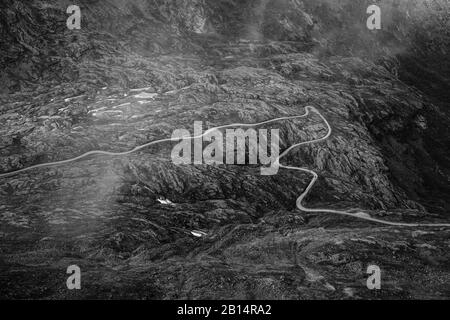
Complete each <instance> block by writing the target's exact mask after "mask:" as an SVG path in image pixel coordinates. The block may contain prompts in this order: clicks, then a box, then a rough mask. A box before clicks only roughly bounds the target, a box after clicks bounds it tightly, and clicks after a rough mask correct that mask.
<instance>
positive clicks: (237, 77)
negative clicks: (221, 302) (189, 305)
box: [0, 0, 450, 299]
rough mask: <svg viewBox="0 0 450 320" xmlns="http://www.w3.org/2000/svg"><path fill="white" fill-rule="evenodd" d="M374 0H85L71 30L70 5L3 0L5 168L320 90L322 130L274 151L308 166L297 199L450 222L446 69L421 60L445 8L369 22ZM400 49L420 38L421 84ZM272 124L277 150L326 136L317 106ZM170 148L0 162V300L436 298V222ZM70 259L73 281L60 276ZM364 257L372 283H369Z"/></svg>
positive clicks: (0, 55)
mask: <svg viewBox="0 0 450 320" xmlns="http://www.w3.org/2000/svg"><path fill="white" fill-rule="evenodd" d="M367 3H368V2H367V1H362V0H361V1H350V0H349V1H344V0H343V1H334V0H333V1H331V0H330V1H328V0H320V1H297V0H296V1H293V0H292V1H288V0H277V1H265V0H263V1H256V2H255V1H202V0H199V1H181V0H177V1H169V0H158V1H122V0H114V1H108V2H107V3H105V2H93V1H80V2H79V4H80V6H81V8H82V12H83V20H82V21H83V26H82V29H81V30H79V31H69V30H67V29H66V27H65V19H66V17H67V15H66V14H65V5H66V4H65V3H62V2H60V1H37V0H36V1H31V2H29V3H26V4H25V3H21V2H19V1H13V0H7V1H4V2H2V4H1V5H0V6H1V9H2V10H1V11H0V21H1V22H0V41H1V42H0V48H1V50H0V64H1V65H2V67H3V68H4V70H5V72H3V73H2V75H1V76H0V81H1V86H0V91H1V92H2V93H3V94H2V95H1V96H0V123H1V127H0V136H1V138H0V173H5V172H9V171H13V170H18V169H21V168H25V167H29V166H31V165H34V164H38V163H46V162H50V161H58V160H64V159H69V158H71V157H75V156H78V155H80V154H82V153H84V152H88V151H91V150H104V151H111V152H123V151H127V150H132V149H133V148H135V147H136V146H138V145H142V144H145V143H147V142H150V141H154V140H158V139H162V138H167V137H170V136H171V134H172V132H173V130H175V129H180V128H186V129H189V130H192V126H193V123H194V121H203V122H204V123H205V126H207V127H214V126H218V125H222V124H227V123H234V122H243V123H255V122H260V121H264V120H267V119H272V118H276V117H282V116H289V115H300V114H303V113H304V107H305V106H306V105H313V106H315V107H316V108H317V109H319V110H320V112H321V113H322V114H323V116H324V117H326V119H327V120H328V121H329V122H330V124H331V126H332V129H333V134H332V136H331V137H330V138H329V139H328V140H327V141H325V142H321V143H317V144H312V145H308V146H305V147H301V148H298V149H296V150H293V151H292V152H291V153H290V155H289V156H288V157H286V158H285V159H283V163H285V164H289V165H295V166H303V167H306V168H310V169H313V170H315V171H316V172H317V173H318V174H319V181H318V183H317V184H316V185H315V187H314V188H313V190H312V191H311V193H310V195H309V196H308V198H307V199H306V205H307V206H309V207H329V208H335V209H337V208H339V209H343V210H355V209H356V208H362V209H364V210H365V211H367V212H369V213H370V214H371V215H372V216H374V217H378V218H383V219H386V220H389V221H404V222H443V221H447V220H448V208H449V207H450V204H449V202H448V199H447V197H446V194H448V190H449V188H450V187H449V183H448V181H449V176H450V175H449V171H448V170H449V169H448V161H447V160H448V156H449V150H448V145H450V144H448V137H449V135H447V134H446V132H447V131H448V127H449V126H448V123H449V121H450V119H449V118H448V113H447V110H448V104H446V103H445V102H444V101H443V100H442V99H441V98H442V97H441V96H436V95H433V94H432V93H433V92H442V88H443V87H442V86H439V87H436V88H434V91H433V90H428V89H427V88H429V87H432V84H431V83H430V82H428V79H436V78H439V79H441V80H442V79H444V80H442V81H441V82H439V83H441V84H444V83H446V82H445V68H443V70H441V71H436V70H435V67H433V65H434V63H435V62H436V61H437V60H436V59H438V57H441V59H443V58H442V57H443V56H442V55H440V53H439V52H441V53H442V52H444V51H445V50H446V48H448V47H447V46H446V45H447V44H448V42H446V39H445V36H444V35H443V34H442V33H441V32H440V31H439V30H440V29H439V28H438V27H436V26H434V25H433V26H428V25H421V23H422V21H424V20H425V19H426V17H427V15H430V14H433V15H435V14H436V15H438V14H441V15H444V14H443V13H442V12H447V11H446V8H447V7H443V8H444V9H445V10H436V9H435V8H434V7H424V6H422V4H417V5H413V4H406V1H405V2H403V1H400V2H399V5H398V6H397V7H395V4H396V3H398V2H396V1H392V2H391V1H386V2H383V6H386V7H385V8H389V9H392V10H391V11H390V12H392V16H389V17H387V19H386V20H384V21H386V29H384V31H380V32H375V33H370V32H369V31H368V30H367V29H365V21H364V19H363V18H364V17H366V15H365V9H366V7H367ZM408 3H409V2H408ZM436 3H438V2H436ZM443 5H444V4H443ZM405 6H406V7H405ZM406 9H407V10H406ZM408 16H409V18H408ZM37 26H39V27H37ZM429 28H431V30H436V32H435V33H433V35H432V36H429V38H425V40H424V41H422V42H421V41H418V40H417V38H415V37H416V36H419V35H420V36H421V37H424V35H425V31H424V30H429ZM434 28H437V29H434ZM422 30H423V31H422ZM433 41H434V42H435V43H438V45H437V47H436V48H434V49H431V48H428V47H427V46H426V45H425V44H426V43H429V42H433ZM424 43H425V44H424ZM405 50H410V51H409V52H408V56H410V57H412V58H411V59H413V61H415V62H418V61H423V59H424V58H425V56H426V54H425V53H429V54H430V68H428V67H423V68H424V69H426V70H428V71H429V72H430V74H431V75H432V76H430V78H427V79H426V80H427V81H424V82H417V79H416V78H415V77H414V75H417V72H412V70H411V68H412V67H411V66H412V65H413V64H412V63H411V64H408V65H405V60H407V59H406V58H405ZM432 52H433V54H432ZM444 60H445V61H446V62H447V60H446V59H444ZM407 61H410V60H407ZM441 72H442V73H441ZM403 80H405V81H406V80H407V83H405V82H404V81H403ZM416 83H417V86H416ZM264 128H265V129H270V128H277V129H280V138H281V149H282V150H285V149H286V148H288V147H289V146H291V145H293V144H295V143H298V142H300V141H307V140H311V139H316V138H318V137H321V136H323V135H324V133H326V127H325V126H324V123H323V121H322V120H321V119H320V117H318V116H317V115H314V114H311V115H310V116H308V117H307V118H303V119H297V120H289V121H280V122H279V123H275V124H271V125H270V126H265V127H264ZM446 130H447V131H446ZM172 147H173V143H162V144H158V145H154V146H151V147H148V148H145V149H143V150H140V151H139V152H136V153H133V154H131V155H127V156H121V157H111V156H90V157H87V158H84V159H81V160H79V161H76V162H73V163H70V164H66V165H60V166H53V167H48V168H39V169H36V170H32V171H27V172H24V173H20V174H17V175H13V176H9V177H2V178H0V219H1V222H2V223H1V224H0V238H1V241H0V243H1V245H0V252H1V255H0V268H1V269H2V272H0V274H1V275H0V288H1V289H0V297H2V298H94V297H101V298H175V299H177V298H181V299H189V298H233V299H240V298H247V299H248V298H265V299H268V298H269V299H271V298H274V299H301V298H334V299H340V298H349V299H351V298H379V297H384V298H410V297H415V298H445V295H446V286H448V279H449V277H448V276H449V274H448V258H449V257H448V254H447V253H446V252H447V250H446V248H448V245H449V242H448V236H449V235H448V231H447V230H446V229H430V230H424V229H421V228H412V229H405V228H398V227H381V226H378V225H373V224H368V223H366V222H362V221H358V220H354V219H351V218H344V217H337V216H332V215H329V214H306V213H304V212H299V211H298V210H296V207H295V201H296V199H297V197H298V196H299V195H300V194H301V193H302V192H303V191H304V189H305V188H306V186H307V185H308V183H309V182H310V179H311V177H310V176H309V175H307V174H303V173H299V172H293V171H290V170H280V173H279V174H278V175H275V176H269V177H262V176H260V175H259V168H258V166H247V165H240V166H233V165H218V166H206V165H197V166H194V165H192V166H191V165H184V166H176V165H174V164H173V163H172V162H171V160H170V152H171V150H172ZM161 199H163V200H164V201H162V202H161V201H160V200H161ZM193 232H194V233H193ZM196 235H201V237H198V236H196ZM71 264H77V265H80V267H81V268H82V270H83V272H84V273H83V279H84V280H83V283H85V284H86V290H83V292H81V293H73V292H68V291H66V290H65V287H64V286H65V278H64V277H65V275H66V274H65V268H67V266H68V265H71ZM369 264H376V265H380V267H381V268H382V269H383V275H386V278H385V279H386V280H385V281H386V284H385V287H384V289H383V292H382V294H374V293H373V292H371V291H368V290H367V289H366V287H365V269H366V268H367V265H369ZM36 266H39V267H36ZM423 270H425V271H426V272H423ZM411 277H413V278H415V279H416V280H417V284H413V283H410V282H408V280H409V279H411ZM15 279H17V281H15ZM18 279H20V281H18ZM442 279H443V281H442Z"/></svg>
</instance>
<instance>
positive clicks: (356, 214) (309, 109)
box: [0, 106, 450, 227]
mask: <svg viewBox="0 0 450 320" xmlns="http://www.w3.org/2000/svg"><path fill="white" fill-rule="evenodd" d="M310 112H314V113H316V114H317V115H318V116H319V117H320V118H321V119H322V120H323V121H324V123H325V124H326V126H327V128H328V132H327V134H326V135H325V136H323V137H321V138H318V139H315V140H310V141H304V142H300V143H297V144H294V145H292V146H290V147H289V148H288V149H286V150H285V151H284V152H283V153H282V154H280V155H279V156H278V158H277V159H276V160H275V162H274V164H275V165H279V167H280V168H284V169H287V170H296V171H301V172H306V173H309V174H311V175H312V176H313V179H312V180H311V182H310V183H309V185H308V186H307V188H306V189H305V191H304V192H303V193H302V194H301V195H300V196H299V197H298V198H297V201H296V205H297V208H298V209H299V210H301V211H304V212H309V213H332V214H337V215H342V216H349V217H353V218H356V219H361V220H366V221H370V222H375V223H380V224H384V225H388V226H398V227H450V223H442V224H424V223H402V222H390V221H386V220H381V219H377V218H372V217H371V216H370V215H369V214H367V213H365V212H362V211H360V212H348V211H341V210H332V209H326V208H314V209H311V208H306V207H305V206H303V204H302V202H303V200H304V199H305V197H306V196H307V195H308V194H309V192H310V191H311V189H312V188H313V186H314V184H315V183H316V181H317V179H318V177H319V176H318V175H317V173H316V172H314V171H313V170H309V169H306V168H300V167H292V166H285V165H282V164H280V160H281V159H282V158H284V157H285V156H286V155H288V154H289V152H290V151H292V150H293V149H294V148H298V147H300V146H304V145H308V144H313V143H318V142H322V141H325V140H327V139H328V138H329V137H330V136H331V133H332V129H331V126H330V124H329V123H328V121H327V119H325V117H324V116H323V115H322V114H321V113H320V112H319V110H317V109H316V108H315V107H312V106H307V107H305V113H304V114H302V115H298V116H288V117H281V118H275V119H271V120H267V121H262V122H258V123H252V124H249V123H232V124H228V125H222V126H218V127H214V128H211V129H208V130H207V131H205V132H204V133H203V134H201V135H197V136H193V137H191V136H189V137H183V138H182V139H198V138H202V137H204V136H205V135H207V134H209V133H211V132H212V131H215V130H220V129H226V128H230V127H256V126H260V125H264V124H269V123H273V122H278V121H283V120H293V119H298V118H305V117H307V116H308V115H309V114H310ZM179 140H180V138H166V139H160V140H156V141H152V142H149V143H146V144H143V145H141V146H138V147H136V148H134V149H132V150H130V151H126V152H108V151H101V150H94V151H89V152H86V153H84V154H82V155H80V156H77V157H74V158H71V159H67V160H62V161H55V162H49V163H42V164H37V165H33V166H30V167H27V168H23V169H20V170H16V171H12V172H7V173H3V174H0V179H1V178H6V177H10V176H14V175H17V174H19V173H23V172H27V171H30V170H33V169H38V168H46V167H52V166H60V165H64V164H68V163H72V162H75V161H78V160H81V159H84V158H86V157H88V156H92V155H105V156H114V157H116V156H126V155H129V154H132V153H135V152H138V151H140V150H142V149H145V148H147V147H149V146H152V145H155V144H159V143H164V142H169V141H179Z"/></svg>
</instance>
